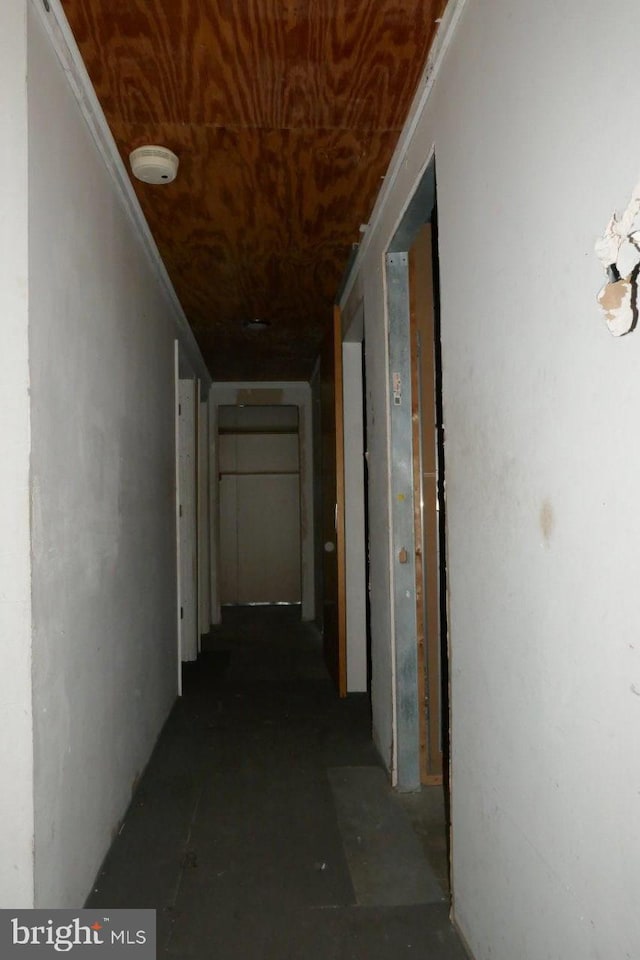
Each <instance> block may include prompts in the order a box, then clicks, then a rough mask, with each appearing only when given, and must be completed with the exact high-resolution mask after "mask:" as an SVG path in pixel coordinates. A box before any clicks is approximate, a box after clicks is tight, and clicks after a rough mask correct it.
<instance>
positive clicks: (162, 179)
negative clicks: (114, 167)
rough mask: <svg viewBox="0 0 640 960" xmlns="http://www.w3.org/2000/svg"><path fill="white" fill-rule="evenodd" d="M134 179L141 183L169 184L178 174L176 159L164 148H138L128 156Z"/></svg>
mask: <svg viewBox="0 0 640 960" xmlns="http://www.w3.org/2000/svg"><path fill="white" fill-rule="evenodd" d="M129 163H130V164H131V171H132V173H133V175H134V177H137V178H138V180H142V181H143V183H171V181H172V180H175V178H176V173H177V172H178V158H177V157H176V155H175V153H173V151H171V150H167V148H166V147H158V146H156V145H153V144H152V145H150V146H146V147H138V149H137V150H133V151H132V152H131V153H130V154H129Z"/></svg>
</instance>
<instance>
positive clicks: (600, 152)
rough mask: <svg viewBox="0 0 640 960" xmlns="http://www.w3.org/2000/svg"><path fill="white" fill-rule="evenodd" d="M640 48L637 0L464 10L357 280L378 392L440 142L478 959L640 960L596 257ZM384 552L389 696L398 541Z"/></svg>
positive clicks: (635, 572) (639, 391)
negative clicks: (391, 265)
mask: <svg viewBox="0 0 640 960" xmlns="http://www.w3.org/2000/svg"><path fill="white" fill-rule="evenodd" d="M639 29H640V8H639V7H638V5H637V3H635V2H634V0H620V2H619V3H617V4H616V5H615V15H612V11H611V9H610V8H604V7H602V6H601V5H600V4H599V3H596V2H595V0H587V2H584V0H580V2H578V0H568V2H567V3H564V4H560V5H559V4H556V3H553V2H551V0H542V2H540V3H536V4H532V3H530V2H528V0H527V2H525V0H496V2H494V3H491V4H486V3H482V2H480V0H467V4H466V7H465V11H464V14H463V17H462V20H461V23H460V25H459V27H458V29H457V32H456V34H455V36H454V39H453V42H452V45H451V47H450V49H449V51H448V54H447V57H446V59H445V62H444V66H443V69H442V70H441V72H440V74H439V76H438V77H437V79H436V82H435V87H434V90H433V94H432V96H431V98H430V101H429V103H428V105H427V108H426V110H425V112H424V113H423V115H422V116H421V118H420V119H419V122H418V124H417V127H416V131H415V135H414V137H413V140H412V142H411V144H410V146H409V148H408V151H407V153H406V155H405V157H404V160H403V162H402V164H401V165H400V168H399V171H398V176H397V180H396V182H395V186H394V188H393V191H392V193H391V196H390V198H389V202H388V203H387V205H386V207H385V209H384V210H383V211H381V214H380V216H379V218H378V220H377V227H376V228H375V235H374V236H373V237H372V238H371V241H370V244H369V247H368V251H367V254H366V259H365V261H364V263H363V265H362V273H361V276H360V278H359V281H358V282H359V283H360V284H361V285H362V287H363V289H364V292H365V298H366V304H365V311H366V316H367V334H366V338H367V350H368V352H369V359H368V366H367V374H368V378H369V386H370V388H373V389H374V390H375V391H376V393H377V394H380V396H381V395H382V391H383V389H385V387H386V383H385V380H384V372H383V354H384V339H385V336H386V334H385V330H384V317H383V304H384V291H383V285H382V275H381V270H380V263H381V258H382V255H383V253H384V249H385V247H386V244H387V243H388V240H389V238H390V237H391V236H392V234H393V231H394V228H395V226H396V224H397V222H398V220H399V218H400V216H401V213H402V210H403V209H404V206H405V204H406V201H407V199H408V197H409V196H410V195H411V193H412V192H413V190H414V188H415V186H416V185H417V183H418V181H419V177H420V172H421V169H422V167H423V165H424V163H425V162H426V160H427V158H428V155H429V153H430V151H431V149H432V147H433V145H434V143H435V151H436V172H437V181H438V204H439V250H440V274H441V297H442V339H443V366H444V369H443V378H444V420H445V428H446V442H447V445H446V456H447V516H448V527H449V529H448V535H449V539H448V548H449V549H448V555H449V585H450V638H451V658H452V659H451V682H452V713H453V771H452V784H453V786H452V814H453V851H452V853H453V886H454V895H455V915H456V918H457V921H458V923H459V925H460V927H461V929H462V931H463V933H464V935H465V937H466V938H467V940H468V942H469V945H470V947H471V949H472V950H473V952H474V954H475V956H476V957H477V960H489V958H491V960H513V958H515V957H517V958H518V960H543V958H547V957H554V958H569V957H571V958H580V960H583V958H585V960H588V958H593V960H595V958H597V957H607V958H608V957H635V956H637V955H638V954H639V953H640V915H639V914H638V910H637V904H636V902H635V901H636V892H637V890H638V887H639V885H640V818H639V817H638V798H639V794H640V772H639V771H640V767H639V766H638V764H637V763H636V760H635V758H637V757H638V756H639V755H640V696H638V693H637V691H638V690H639V689H640V644H639V643H638V636H637V635H638V627H639V624H640V608H639V606H638V599H637V597H638V586H637V584H638V579H639V575H640V563H639V560H638V550H637V544H638V542H639V539H640V503H639V501H638V496H637V491H638V489H640V445H639V444H638V441H637V435H638V426H637V412H638V410H640V377H639V376H638V370H639V369H640V337H638V336H637V335H635V334H632V335H631V336H628V337H624V338H621V339H614V338H612V337H611V336H610V334H609V332H608V331H607V329H606V327H605V325H604V324H603V323H602V320H601V314H600V309H599V307H598V305H597V303H596V300H595V293H596V291H597V290H598V289H599V287H600V286H601V285H602V269H601V266H600V264H599V263H598V260H597V258H596V257H595V256H594V253H593V248H594V243H595V240H596V238H597V236H598V235H599V234H600V233H601V231H602V226H603V224H605V223H606V222H607V220H608V218H609V217H610V215H611V210H612V208H617V209H624V205H625V203H626V202H627V200H628V196H629V188H630V185H632V184H633V183H634V182H635V180H636V178H637V173H638V168H639V164H640V128H639V127H638V125H637V124H634V123H629V114H628V107H627V103H626V97H625V96H624V95H621V91H625V90H630V89H631V87H632V86H633V82H632V80H631V79H630V77H631V69H630V65H631V64H633V63H634V62H635V61H636V60H637V36H638V31H639ZM603 64H606V68H605V67H603ZM621 130H624V131H625V133H624V138H623V140H622V141H621V138H620V131H621ZM612 144H615V145H616V146H615V149H613V148H612ZM376 402H377V403H378V404H379V403H381V402H382V401H381V399H377V400H376ZM383 430H384V428H383ZM374 445H375V447H374V449H375V458H376V459H375V466H374V464H371V471H372V475H373V476H374V477H375V480H374V481H372V489H373V496H372V501H373V509H374V510H375V511H376V513H375V516H376V518H377V520H378V523H379V524H381V522H382V517H383V516H384V498H385V496H386V490H385V489H384V478H385V475H386V469H387V461H386V456H385V452H384V434H383V435H382V436H380V437H378V439H376V440H373V442H370V447H372V446H374ZM373 483H375V484H377V487H373ZM375 526H376V524H375V523H374V529H375ZM371 548H372V558H371V559H372V570H375V580H374V584H373V585H374V591H375V592H374V596H373V597H372V600H373V601H374V603H375V604H376V610H377V616H376V618H374V623H375V619H377V620H378V621H379V622H378V625H377V626H376V627H375V630H376V633H375V637H376V638H377V641H376V642H377V644H378V646H377V647H376V648H375V650H374V653H375V655H376V658H377V659H376V661H375V662H374V676H375V670H376V666H377V669H378V673H379V674H380V673H381V672H384V673H385V675H386V673H388V666H387V653H386V651H383V650H381V649H380V643H381V642H382V638H383V632H384V627H383V626H382V624H383V623H384V621H385V618H386V619H387V620H388V602H389V601H388V592H387V583H386V578H387V571H386V564H387V562H388V541H387V537H386V535H384V533H381V532H380V530H379V529H378V531H377V535H376V539H375V540H374V539H372V544H371ZM378 715H379V716H380V715H381V711H380V709H379V708H378Z"/></svg>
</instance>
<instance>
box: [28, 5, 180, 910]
mask: <svg viewBox="0 0 640 960" xmlns="http://www.w3.org/2000/svg"><path fill="white" fill-rule="evenodd" d="M29 137H30V151H29V186H30V207H29V233H30V259H29V262H30V353H31V383H32V392H31V401H32V428H33V447H32V516H33V534H32V537H33V540H32V556H33V627H34V638H33V651H34V652H33V685H34V725H35V764H36V772H35V805H36V844H35V864H36V903H37V905H38V906H43V907H77V906H81V905H82V903H83V902H84V899H85V897H86V896H87V894H88V892H89V890H90V885H91V883H92V880H93V878H94V876H95V873H96V871H97V869H98V867H99V866H100V863H101V861H102V858H103V857H104V854H105V853H106V851H107V849H108V847H109V844H110V841H111V838H112V831H113V830H114V828H116V827H117V824H118V821H119V819H120V817H121V816H122V815H123V814H124V812H125V809H126V806H127V803H128V800H129V798H130V795H131V789H132V786H133V784H134V781H135V778H136V776H137V775H138V774H139V773H140V772H141V771H142V770H143V768H144V766H145V764H146V762H147V760H148V757H149V754H150V751H151V749H152V747H153V744H154V742H155V739H156V737H157V735H158V733H159V731H160V728H161V726H162V723H163V721H164V719H165V717H166V716H167V713H168V711H169V709H170V707H171V704H172V702H173V700H174V697H175V695H176V606H175V604H176V600H175V594H176V570H175V563H176V561H175V555H176V547H175V515H174V471H175V468H174V408H173V339H174V333H173V323H172V320H173V316H172V313H171V309H170V308H169V306H168V305H167V303H166V301H165V300H164V295H163V294H162V293H161V291H160V289H159V284H158V282H157V279H156V277H155V275H154V274H153V272H152V269H151V267H150V265H149V262H148V260H147V259H146V256H145V254H144V252H143V248H142V245H141V243H140V241H139V240H138V239H137V237H136V236H135V234H134V229H133V227H132V225H131V222H130V220H129V219H128V217H127V215H126V213H125V211H124V208H123V206H122V205H121V202H120V200H119V198H118V195H117V194H116V192H115V190H114V187H113V184H112V181H111V180H110V177H109V175H108V173H107V170H106V167H105V166H104V164H103V162H102V160H101V158H100V157H99V156H98V154H97V151H96V149H95V145H94V142H93V140H92V139H91V136H90V134H89V131H88V128H87V127H86V126H85V123H84V121H83V119H82V117H81V114H80V112H79V109H78V106H77V103H76V101H75V99H74V97H73V94H72V92H71V89H70V87H69V86H68V84H67V81H66V78H65V76H64V74H63V72H62V69H61V67H60V65H59V63H58V61H57V59H56V57H55V54H54V52H53V50H52V49H51V47H50V45H49V41H48V39H47V38H46V36H45V34H44V32H43V28H42V24H41V22H40V19H39V16H38V15H36V14H35V13H34V12H33V9H31V15H30V21H29Z"/></svg>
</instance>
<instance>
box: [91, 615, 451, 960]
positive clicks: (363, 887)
mask: <svg viewBox="0 0 640 960" xmlns="http://www.w3.org/2000/svg"><path fill="white" fill-rule="evenodd" d="M184 692H185V695H184V696H183V698H182V699H181V700H180V701H179V702H178V704H177V705H176V707H175V709H174V711H173V713H172V715H171V717H170V718H169V721H168V723H167V725H166V727H165V730H164V731H163V733H162V736H161V738H160V740H159V742H158V746H157V748H156V750H155V752H154V755H153V757H152V759H151V762H150V764H149V766H148V768H147V771H146V772H145V775H144V777H143V779H142V781H141V783H140V786H139V788H138V790H137V792H136V795H135V797H134V799H133V802H132V804H131V807H130V809H129V811H128V813H127V816H126V818H125V821H124V824H123V828H122V830H121V831H120V834H119V835H118V837H117V838H116V840H115V842H114V844H113V846H112V849H111V851H110V853H109V856H108V857H107V859H106V861H105V864H104V866H103V869H102V870H101V872H100V875H99V877H98V879H97V882H96V887H95V890H94V891H93V893H92V895H91V897H90V898H89V900H88V903H87V906H91V907H103V908H106V907H112V908H116V907H153V908H155V909H156V910H157V917H158V956H159V957H162V956H166V957H172V958H173V957H175V958H180V960H208V958H215V960H239V958H241V960H396V958H398V957H403V956H407V957H414V958H417V957H420V958H423V960H464V958H465V956H466V954H465V953H464V951H463V949H462V946H461V945H460V943H459V942H458V940H457V938H456V936H455V933H454V931H453V930H452V928H451V926H450V924H449V920H448V910H449V907H448V895H447V877H446V844H445V836H444V825H443V816H442V795H441V791H439V790H438V788H430V789H429V790H427V791H423V792H422V793H421V794H419V795H413V796H411V797H404V798H399V797H398V796H397V795H396V794H395V793H394V792H393V791H391V790H390V788H389V786H388V784H387V780H386V776H385V774H384V772H383V770H382V769H381V767H380V764H379V759H378V756H377V754H376V751H375V750H374V747H373V745H372V743H371V738H370V721H369V705H368V700H367V697H366V696H364V695H356V696H350V697H348V698H347V699H346V700H342V701H341V700H339V699H338V698H337V696H336V695H335V693H334V691H333V688H332V685H331V682H330V681H329V679H328V678H327V676H326V673H325V671H324V668H323V665H322V661H321V654H320V642H319V638H318V636H317V634H316V632H315V631H314V629H313V628H312V627H311V626H308V625H304V624H301V623H300V622H299V614H298V611H297V609H290V608H248V609H237V610H229V611H225V620H224V623H223V625H222V626H221V627H219V628H217V629H216V630H215V631H214V632H213V633H212V634H211V636H210V637H208V638H207V640H206V642H205V648H204V651H203V654H202V655H201V657H200V660H199V661H198V663H197V664H194V665H189V666H188V667H186V668H185V673H184Z"/></svg>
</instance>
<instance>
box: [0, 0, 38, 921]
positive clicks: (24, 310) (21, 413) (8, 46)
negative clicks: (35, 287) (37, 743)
mask: <svg viewBox="0 0 640 960" xmlns="http://www.w3.org/2000/svg"><path fill="white" fill-rule="evenodd" d="M26 62H27V26H26V0H14V2H12V3H4V4H2V6H0V131H1V133H0V210H1V211H2V212H1V215H0V318H1V320H0V322H1V324H2V346H1V347H0V435H1V436H2V461H1V462H0V531H1V534H0V650H1V651H2V662H1V666H0V770H1V771H2V781H1V784H2V785H1V787H0V908H8V907H30V906H33V764H32V755H33V744H32V732H31V596H30V590H31V582H30V577H31V569H30V567H31V564H30V555H29V554H30V546H29V448H30V437H29V429H30V428H29V358H28V309H29V298H28V292H27V291H28V244H27V222H28V216H27V190H28V183H27V89H26V81H25V78H26Z"/></svg>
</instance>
